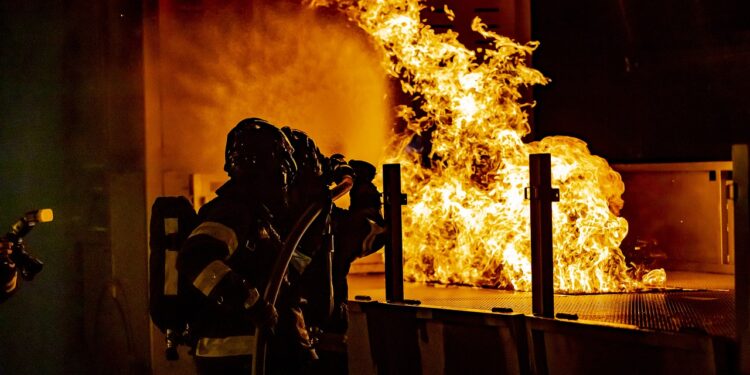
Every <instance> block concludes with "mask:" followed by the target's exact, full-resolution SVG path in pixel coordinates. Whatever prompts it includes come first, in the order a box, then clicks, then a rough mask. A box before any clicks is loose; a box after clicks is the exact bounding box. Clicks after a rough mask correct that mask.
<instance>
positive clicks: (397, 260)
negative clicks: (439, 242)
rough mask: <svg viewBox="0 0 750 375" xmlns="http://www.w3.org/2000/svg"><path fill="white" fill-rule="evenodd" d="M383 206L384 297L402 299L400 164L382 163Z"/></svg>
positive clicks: (389, 300) (404, 199) (402, 260)
mask: <svg viewBox="0 0 750 375" xmlns="http://www.w3.org/2000/svg"><path fill="white" fill-rule="evenodd" d="M383 201H384V202H383V203H384V204H383V206H384V210H385V220H386V224H387V227H388V241H387V242H386V243H385V299H386V300H387V301H388V302H403V301H404V254H403V237H402V236H403V233H402V230H401V206H402V205H404V204H406V195H405V194H402V193H401V164H385V165H383Z"/></svg>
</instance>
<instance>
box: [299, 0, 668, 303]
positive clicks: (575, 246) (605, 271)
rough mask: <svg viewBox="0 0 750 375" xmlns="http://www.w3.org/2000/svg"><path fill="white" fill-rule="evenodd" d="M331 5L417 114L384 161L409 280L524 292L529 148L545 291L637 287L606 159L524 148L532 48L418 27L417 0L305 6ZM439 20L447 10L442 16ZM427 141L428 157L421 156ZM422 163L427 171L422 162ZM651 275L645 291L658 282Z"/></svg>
mask: <svg viewBox="0 0 750 375" xmlns="http://www.w3.org/2000/svg"><path fill="white" fill-rule="evenodd" d="M310 2H311V4H312V5H315V6H332V5H333V6H337V7H338V8H340V9H341V10H342V11H343V12H344V13H345V14H346V15H347V16H348V17H349V18H350V19H351V20H353V21H354V22H356V23H357V25H359V27H361V28H362V29H363V30H365V31H366V32H367V33H368V34H369V35H371V36H372V38H373V40H374V41H375V44H376V45H377V46H379V47H380V48H381V50H382V52H383V56H384V59H383V62H384V67H385V69H386V70H387V72H388V73H389V74H391V75H392V76H394V77H398V78H400V79H401V84H402V89H403V90H404V92H406V93H408V94H411V95H413V96H414V97H415V98H417V102H418V103H419V113H417V112H416V111H415V110H413V109H412V108H411V107H407V106H402V107H400V109H399V115H400V117H401V118H402V119H404V120H405V121H406V123H407V129H406V131H405V132H403V133H402V134H400V135H397V137H398V139H396V141H395V142H394V147H393V148H392V149H391V150H392V151H391V154H392V159H391V160H390V161H391V162H399V163H401V164H402V173H403V176H402V181H404V187H403V188H404V190H405V192H406V194H407V196H408V197H409V204H408V205H407V206H406V207H404V225H403V227H404V259H405V261H404V273H405V275H407V278H409V279H410V280H412V281H421V282H438V283H457V284H468V285H476V286H488V287H497V288H508V289H515V290H530V289H531V265H530V239H529V204H528V202H527V201H525V200H524V195H523V191H524V187H526V186H528V175H529V172H528V160H529V154H531V153H550V154H551V156H552V176H553V186H555V187H557V188H559V189H560V201H559V202H558V203H556V204H554V206H553V228H554V229H553V230H554V233H553V238H554V240H553V243H554V262H555V268H554V274H555V289H556V290H557V291H563V292H616V291H626V290H633V289H636V288H640V287H642V286H643V285H644V282H643V281H640V280H636V279H633V278H632V277H631V276H630V274H629V273H628V267H627V265H626V262H625V258H624V256H623V254H622V252H621V251H620V249H619V246H620V243H621V242H622V240H623V238H624V237H625V235H626V233H627V230H628V224H627V222H626V221H625V219H623V218H621V217H618V214H619V210H620V208H622V205H623V201H622V199H621V198H620V197H621V195H622V193H623V191H624V184H623V183H622V180H621V178H620V175H619V174H618V173H617V172H615V171H614V170H612V168H610V166H609V165H608V164H607V162H606V161H605V160H604V159H602V158H600V157H597V156H593V155H591V154H590V152H589V151H588V148H587V147H586V143H585V142H583V141H581V140H579V139H575V138H570V137H560V136H558V137H548V138H545V139H543V140H541V141H539V142H533V143H529V144H525V143H524V142H523V141H522V137H523V136H525V135H526V134H528V133H529V131H530V128H529V123H528V118H527V112H526V111H527V110H528V109H529V108H531V107H532V106H533V103H532V104H524V103H522V101H521V99H522V95H521V92H520V90H521V89H522V88H524V87H527V86H531V85H535V84H545V83H546V82H547V81H548V80H547V78H545V77H544V76H543V75H542V73H540V72H539V71H537V70H535V69H532V68H530V67H528V66H527V65H526V62H527V60H528V58H529V56H530V55H531V53H532V52H533V51H534V49H535V48H536V47H537V43H534V42H531V43H528V44H526V45H521V44H518V43H516V42H514V41H512V40H511V39H509V38H506V37H503V36H501V35H498V34H496V33H494V32H492V31H489V30H488V29H487V27H486V26H485V25H483V24H482V23H481V21H480V20H479V19H475V20H474V22H473V24H472V29H473V30H474V31H475V32H477V33H479V34H480V35H481V36H483V37H484V38H485V39H488V40H490V41H491V44H490V46H491V47H490V48H486V49H477V50H475V51H474V50H469V49H467V48H466V47H465V46H464V45H462V44H461V43H459V42H458V40H457V36H458V34H457V33H455V32H453V31H448V32H445V33H435V32H434V31H433V30H432V29H431V28H430V27H429V26H428V25H425V24H423V23H422V22H420V13H419V12H420V10H421V9H422V8H424V6H423V5H421V4H420V2H419V1H418V0H359V1H353V0H338V1H336V0H311V1H310ZM445 11H446V14H447V15H448V16H449V17H453V13H452V12H451V11H450V10H449V9H447V8H446V9H445ZM425 144H430V145H431V147H432V149H431V150H430V153H429V158H428V159H429V160H425V159H424V158H422V156H421V155H420V151H421V150H420V149H421V147H423V146H424V145H425ZM425 163H427V164H429V166H428V167H425V166H424V164H425ZM663 275H664V273H663V271H661V270H660V273H650V274H648V275H647V276H646V277H644V280H645V279H648V283H649V284H650V285H663V284H664V283H665V281H666V278H665V277H664V276H663Z"/></svg>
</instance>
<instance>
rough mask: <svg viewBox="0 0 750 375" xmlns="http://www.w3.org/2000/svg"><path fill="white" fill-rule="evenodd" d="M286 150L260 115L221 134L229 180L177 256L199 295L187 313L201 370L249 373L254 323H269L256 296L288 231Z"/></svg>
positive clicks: (270, 309)
mask: <svg viewBox="0 0 750 375" xmlns="http://www.w3.org/2000/svg"><path fill="white" fill-rule="evenodd" d="M293 153H294V149H293V147H292V145H291V144H290V142H289V140H288V139H287V137H286V136H285V135H284V133H282V132H281V130H280V129H278V128H277V127H275V126H273V125H271V124H269V123H268V122H266V121H264V120H261V119H257V118H250V119H245V120H243V121H241V122H240V123H239V124H237V126H235V127H234V128H233V129H232V130H231V131H230V132H229V134H228V136H227V145H226V153H225V161H226V162H225V165H224V170H225V171H227V172H228V174H229V176H230V179H229V181H228V182H227V183H225V184H224V185H223V186H221V187H220V188H219V189H218V190H217V192H216V193H217V197H216V198H215V199H213V200H212V201H210V202H209V203H207V204H206V205H204V206H203V207H202V208H201V209H200V211H199V213H198V226H197V227H196V228H195V229H194V230H193V231H192V233H191V234H190V236H189V237H188V239H187V240H186V241H185V243H184V245H183V246H182V249H181V251H180V253H179V255H178V259H177V269H178V272H179V273H180V275H181V276H182V277H186V278H187V280H189V281H190V282H191V283H192V285H193V286H194V287H195V290H197V292H198V293H200V295H202V301H201V303H200V304H199V306H198V307H197V308H196V311H194V312H193V313H192V314H191V315H192V316H191V319H190V330H191V334H192V337H193V343H194V346H195V347H194V357H195V363H196V367H197V369H198V372H199V373H201V374H240V373H241V374H250V373H251V369H252V355H253V354H254V350H255V345H256V342H254V341H253V337H251V335H252V333H253V331H254V327H258V328H260V329H269V330H270V329H271V328H273V327H275V326H276V324H277V322H278V320H279V314H278V312H277V310H276V308H274V306H272V305H270V304H268V303H267V302H266V301H264V300H263V299H262V298H261V297H260V296H262V295H263V290H262V289H263V288H264V287H265V285H266V283H267V281H268V280H269V278H270V277H271V275H269V273H270V268H271V267H270V265H271V264H272V263H273V262H274V259H275V256H276V255H277V252H278V249H279V247H280V242H281V239H282V238H283V236H284V235H285V233H286V232H287V231H288V230H289V221H290V219H289V217H290V216H289V215H290V213H289V204H288V203H289V202H288V192H289V187H290V185H291V183H292V181H293V180H294V178H295V175H296V174H297V165H296V163H295V161H294V157H293Z"/></svg>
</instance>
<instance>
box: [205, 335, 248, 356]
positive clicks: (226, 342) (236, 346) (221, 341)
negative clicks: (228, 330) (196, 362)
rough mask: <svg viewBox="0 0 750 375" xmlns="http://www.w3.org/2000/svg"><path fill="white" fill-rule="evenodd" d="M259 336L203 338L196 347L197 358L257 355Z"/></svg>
mask: <svg viewBox="0 0 750 375" xmlns="http://www.w3.org/2000/svg"><path fill="white" fill-rule="evenodd" d="M256 340H257V336H229V337H222V338H213V337H203V338H201V339H199V340H198V345H196V347H195V356H196V357H229V356H235V355H255V347H256Z"/></svg>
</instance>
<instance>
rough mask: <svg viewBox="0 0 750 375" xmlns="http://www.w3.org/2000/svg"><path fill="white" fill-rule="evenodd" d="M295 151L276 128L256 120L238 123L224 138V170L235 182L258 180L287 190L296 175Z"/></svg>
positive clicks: (263, 121)
mask: <svg viewBox="0 0 750 375" xmlns="http://www.w3.org/2000/svg"><path fill="white" fill-rule="evenodd" d="M293 155H294V148H293V147H292V144H291V143H290V142H289V139H287V137H286V136H285V135H284V133H283V132H282V131H281V130H279V128H277V127H275V126H273V125H271V124H269V123H268V122H266V121H265V120H262V119H259V118H248V119H244V120H242V121H240V123H239V124H237V126H235V127H234V129H232V130H231V131H230V132H229V134H228V135H227V147H226V151H225V153H224V156H225V157H224V160H225V163H224V170H225V171H227V173H229V176H231V177H232V178H236V179H248V178H252V179H258V180H259V181H258V182H264V183H279V184H280V187H282V188H286V187H287V186H288V185H289V184H290V183H291V182H292V180H293V179H294V176H295V175H296V174H297V164H296V163H295V162H294V156H293Z"/></svg>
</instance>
